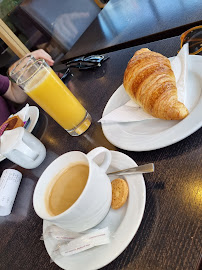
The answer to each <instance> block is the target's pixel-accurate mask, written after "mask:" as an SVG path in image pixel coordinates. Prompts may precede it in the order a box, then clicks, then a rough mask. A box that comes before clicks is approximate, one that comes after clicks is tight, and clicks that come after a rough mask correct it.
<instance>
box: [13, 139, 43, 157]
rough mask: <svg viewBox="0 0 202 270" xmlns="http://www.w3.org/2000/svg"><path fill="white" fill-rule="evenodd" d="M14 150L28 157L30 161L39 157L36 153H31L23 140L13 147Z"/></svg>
mask: <svg viewBox="0 0 202 270" xmlns="http://www.w3.org/2000/svg"><path fill="white" fill-rule="evenodd" d="M15 150H18V151H19V152H21V153H23V154H24V155H26V156H28V157H29V158H30V159H32V160H35V159H36V158H37V157H38V155H39V154H38V153H37V152H35V151H33V150H32V149H31V148H30V147H29V146H28V145H27V144H26V143H24V142H23V140H21V141H20V142H19V143H18V144H17V146H16V147H15Z"/></svg>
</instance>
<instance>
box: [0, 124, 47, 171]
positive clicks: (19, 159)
mask: <svg viewBox="0 0 202 270" xmlns="http://www.w3.org/2000/svg"><path fill="white" fill-rule="evenodd" d="M0 153H1V154H2V155H3V156H4V157H6V158H8V159H9V160H11V161H12V162H14V163H16V164H17V165H19V166H21V167H23V168H25V169H33V168H36V167H38V166H39V165H40V164H41V163H42V162H43V160H44V158H45V156H46V148H45V146H44V145H43V144H42V143H41V142H40V140H38V139H37V138H36V137H35V136H34V135H32V134H31V133H30V132H28V131H27V130H26V129H24V128H23V127H18V128H15V129H12V130H6V131H4V133H3V135H2V136H1V148H0Z"/></svg>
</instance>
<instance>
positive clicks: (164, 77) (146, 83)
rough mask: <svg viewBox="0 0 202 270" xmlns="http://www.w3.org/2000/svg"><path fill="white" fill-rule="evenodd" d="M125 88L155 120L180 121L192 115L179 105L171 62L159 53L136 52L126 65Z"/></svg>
mask: <svg viewBox="0 0 202 270" xmlns="http://www.w3.org/2000/svg"><path fill="white" fill-rule="evenodd" d="M123 84H124V88H125V90H126V92H127V93H128V94H129V96H130V97H131V99H132V100H134V101H135V102H136V103H137V104H138V105H139V106H141V107H142V108H143V110H144V111H146V112H147V113H149V114H151V115H152V116H154V117H156V118H160V119H165V120H181V119H183V118H185V117H186V116H187V115H188V114H189V112H188V110H187V108H186V107H185V105H184V104H183V103H181V102H179V101H178V97H177V87H176V80H175V75H174V73H173V71H172V68H171V65H170V61H169V60H168V58H167V57H165V56H163V55H162V54H160V53H156V52H152V51H150V50H149V49H147V48H143V49H141V50H139V51H137V52H136V53H135V54H134V56H133V57H132V59H131V60H130V61H129V63H128V65H127V68H126V70H125V73H124V80H123Z"/></svg>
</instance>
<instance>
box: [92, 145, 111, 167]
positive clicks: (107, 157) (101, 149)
mask: <svg viewBox="0 0 202 270" xmlns="http://www.w3.org/2000/svg"><path fill="white" fill-rule="evenodd" d="M101 153H105V157H104V160H103V162H102V164H101V165H99V167H100V168H102V169H103V170H104V171H105V172H106V171H107V169H108V168H109V165H110V164H111V160H112V155H111V153H110V151H109V150H108V149H107V148H105V147H97V148H94V149H93V150H91V151H90V152H89V153H88V154H87V157H88V158H89V159H90V160H93V159H94V158H96V157H97V156H98V155H99V154H101Z"/></svg>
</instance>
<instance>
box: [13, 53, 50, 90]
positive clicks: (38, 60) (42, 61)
mask: <svg viewBox="0 0 202 270" xmlns="http://www.w3.org/2000/svg"><path fill="white" fill-rule="evenodd" d="M34 59H35V58H34ZM38 62H41V64H40V66H38V67H37V69H36V70H35V71H34V73H33V74H32V75H30V76H29V78H27V79H25V80H23V81H22V82H19V80H20V78H21V77H22V76H23V75H24V73H25V72H26V71H27V70H28V69H29V68H31V67H32V66H33V65H35V64H36V63H38ZM44 63H46V62H45V60H44V59H37V60H36V59H35V61H34V62H33V63H31V64H30V65H28V66H26V68H24V70H22V73H21V74H20V76H19V77H18V78H17V80H16V84H17V85H22V84H24V83H26V82H27V81H28V80H29V79H30V78H32V77H33V76H34V75H35V74H36V73H37V72H38V71H39V69H40V68H41V67H42V66H43V64H44Z"/></svg>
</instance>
